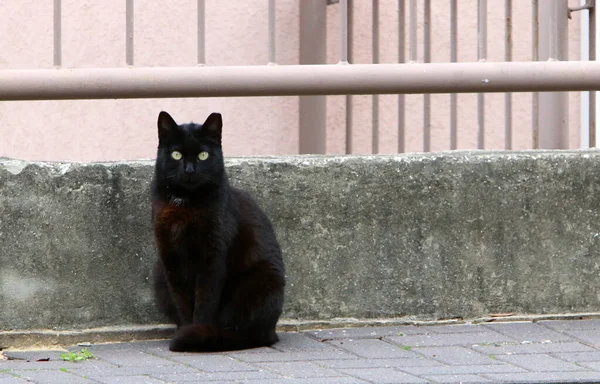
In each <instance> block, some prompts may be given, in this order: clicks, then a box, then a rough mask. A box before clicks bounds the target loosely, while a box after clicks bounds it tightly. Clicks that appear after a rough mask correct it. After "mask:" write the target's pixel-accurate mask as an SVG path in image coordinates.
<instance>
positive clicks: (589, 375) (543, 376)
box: [483, 372, 600, 384]
mask: <svg viewBox="0 0 600 384" xmlns="http://www.w3.org/2000/svg"><path fill="white" fill-rule="evenodd" d="M483 376H484V377H485V378H488V379H492V380H496V381H500V382H508V383H531V384H533V383H539V384H548V383H561V384H563V383H578V382H579V383H591V382H594V383H597V382H598V380H600V373H594V372H527V373H501V374H489V375H483ZM592 380H593V381H592Z"/></svg>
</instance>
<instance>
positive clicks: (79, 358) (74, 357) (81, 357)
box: [60, 348, 94, 361]
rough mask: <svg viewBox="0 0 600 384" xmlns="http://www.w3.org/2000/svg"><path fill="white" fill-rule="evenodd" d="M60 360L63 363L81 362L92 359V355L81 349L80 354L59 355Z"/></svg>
mask: <svg viewBox="0 0 600 384" xmlns="http://www.w3.org/2000/svg"><path fill="white" fill-rule="evenodd" d="M60 358H61V359H63V360H64V361H83V360H89V359H93V358H94V355H93V354H92V353H91V352H89V351H88V350H87V349H86V348H83V349H82V350H81V352H67V353H63V354H62V355H60Z"/></svg>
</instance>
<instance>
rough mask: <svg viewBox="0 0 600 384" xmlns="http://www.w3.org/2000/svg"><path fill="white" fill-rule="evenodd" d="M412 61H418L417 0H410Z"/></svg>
mask: <svg viewBox="0 0 600 384" xmlns="http://www.w3.org/2000/svg"><path fill="white" fill-rule="evenodd" d="M410 61H413V62H414V61H417V0H410Z"/></svg>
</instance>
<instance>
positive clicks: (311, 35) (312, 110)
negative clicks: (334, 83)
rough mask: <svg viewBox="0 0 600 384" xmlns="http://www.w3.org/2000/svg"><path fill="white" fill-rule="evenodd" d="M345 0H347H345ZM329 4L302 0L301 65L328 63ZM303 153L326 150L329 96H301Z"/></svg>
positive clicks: (300, 144)
mask: <svg viewBox="0 0 600 384" xmlns="http://www.w3.org/2000/svg"><path fill="white" fill-rule="evenodd" d="M342 1H345V0H342ZM326 6H327V3H326V2H325V1H323V0H302V6H301V7H300V64H324V63H325V60H326V57H327V51H326V41H327V39H326V36H327V23H326V21H327V20H326V16H327V13H326ZM299 112H300V121H299V129H300V132H299V136H300V137H299V151H300V153H315V154H316V153H325V150H326V146H325V139H326V99H325V96H300V102H299Z"/></svg>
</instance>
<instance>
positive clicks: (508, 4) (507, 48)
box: [504, 0, 513, 149]
mask: <svg viewBox="0 0 600 384" xmlns="http://www.w3.org/2000/svg"><path fill="white" fill-rule="evenodd" d="M504 18H505V22H506V25H505V31H504V61H512V50H513V41H512V0H505V2H504ZM504 149H512V93H510V92H508V93H506V94H505V95H504Z"/></svg>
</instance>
